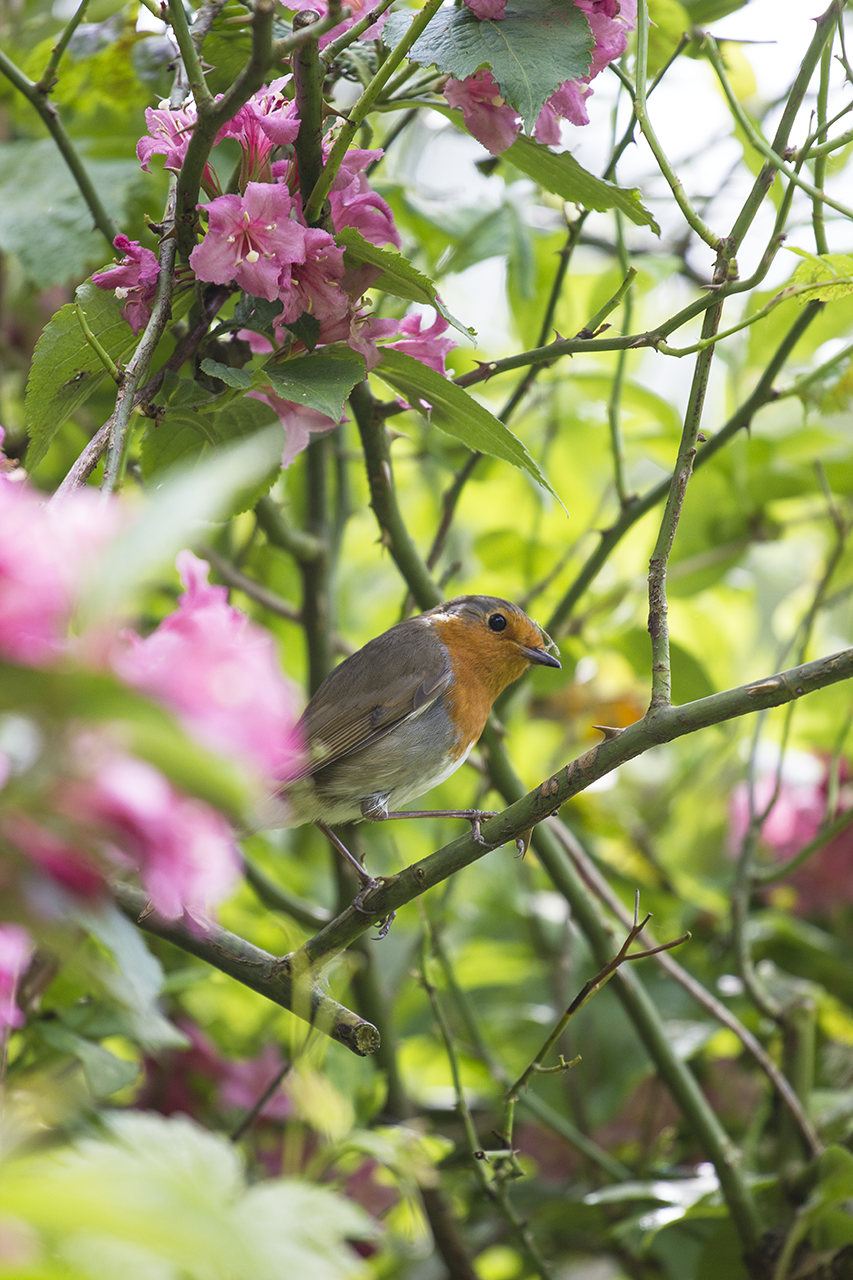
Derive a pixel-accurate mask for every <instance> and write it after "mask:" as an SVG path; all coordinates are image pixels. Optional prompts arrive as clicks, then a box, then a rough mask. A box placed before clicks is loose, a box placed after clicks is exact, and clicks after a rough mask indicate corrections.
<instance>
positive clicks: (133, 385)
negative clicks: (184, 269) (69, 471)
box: [66, 176, 178, 493]
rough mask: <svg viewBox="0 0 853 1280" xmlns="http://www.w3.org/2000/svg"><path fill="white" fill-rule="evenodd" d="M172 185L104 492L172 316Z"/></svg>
mask: <svg viewBox="0 0 853 1280" xmlns="http://www.w3.org/2000/svg"><path fill="white" fill-rule="evenodd" d="M169 185H170V191H169V199H168V203H167V206H166V215H165V218H164V220H163V229H164V235H163V239H162V240H161V241H160V249H159V253H158V255H157V261H158V263H159V267H160V273H159V275H158V276H157V286H156V289H155V292H154V301H153V303H152V306H151V316H150V318H149V320H148V323H147V325H146V326H145V329H144V330H143V332H142V337H141V338H140V339H139V342H138V343H137V344H136V350H135V351H134V353H133V355H132V356H131V358H130V361H129V362H128V365H127V368H126V369H125V371H124V377H123V378H122V381H121V386H120V387H119V393H118V396H117V398H116V407H115V412H114V413H113V416H112V418H111V420H110V421H111V424H112V425H111V428H110V432H109V437H108V440H107V442H106V454H107V456H106V462H105V464H104V479H103V483H102V485H101V489H102V491H103V492H104V493H112V491H113V489H114V488H115V484H116V481H117V480H118V476H119V470H120V467H121V460H122V455H123V453H124V444H125V436H126V434H127V427H128V423H129V422H130V415H131V413H132V412H133V408H134V405H135V403H136V394H137V391H138V390H139V387H140V385H141V383H142V382H143V380H144V378H145V376H146V374H147V373H148V367H149V365H150V364H151V359H152V357H153V355H154V352H155V351H156V349H157V344H158V342H159V341H160V339H161V337H162V336H163V331H164V330H165V328H166V325H167V324H168V323H169V320H170V319H171V317H172V290H173V288H174V283H175V258H176V256H177V251H178V245H177V241H176V240H175V237H174V235H173V234H172V233H173V228H174V217H175V192H176V185H177V184H176V181H175V178H174V176H172V177H171V179H170V184H169ZM66 479H68V477H66Z"/></svg>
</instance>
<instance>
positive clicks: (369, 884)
mask: <svg viewBox="0 0 853 1280" xmlns="http://www.w3.org/2000/svg"><path fill="white" fill-rule="evenodd" d="M381 888H382V881H381V880H374V879H373V877H372V876H368V878H367V879H366V880H365V882H364V884H363V885H362V886H361V888H360V889H359V891H358V893H357V894H356V895H355V897H354V898H353V900H352V905H353V907H355V909H356V911H360V912H361V914H362V915H363V916H372V915H375V914H376V913H375V911H371V910H370V909H369V907H365V906H363V903H364V900H365V898H366V897H367V896H368V895H369V894H371V893H373V890H374V889H381Z"/></svg>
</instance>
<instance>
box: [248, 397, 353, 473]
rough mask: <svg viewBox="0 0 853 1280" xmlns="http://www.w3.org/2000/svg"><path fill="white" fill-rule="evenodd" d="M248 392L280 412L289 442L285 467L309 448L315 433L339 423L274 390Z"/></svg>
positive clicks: (286, 449) (284, 460)
mask: <svg viewBox="0 0 853 1280" xmlns="http://www.w3.org/2000/svg"><path fill="white" fill-rule="evenodd" d="M248 394H249V396H250V397H251V398H252V399H254V400H261V401H263V403H264V404H268V405H269V407H270V408H271V409H272V410H273V411H274V412H275V413H277V414H278V418H279V421H280V423H281V425H282V427H283V428H284V434H285V436H286V437H287V444H286V445H285V449H284V452H283V453H282V455H281V465H282V466H283V467H289V466H290V464H291V462H292V461H293V459H294V458H295V457H296V456H297V454H300V453H301V452H302V450H303V449H307V448H308V445H309V444H310V443H311V437H312V436H313V435H320V434H322V433H323V432H325V431H331V430H332V429H333V427H336V426H337V425H338V423H337V422H335V420H334V418H329V417H327V416H326V414H324V413H320V412H319V411H318V410H317V409H309V408H308V407H307V405H304V404H296V403H295V402H294V401H293V400H282V398H281V396H277V395H275V394H274V393H273V392H272V391H250V392H249V393H248ZM342 421H343V419H342Z"/></svg>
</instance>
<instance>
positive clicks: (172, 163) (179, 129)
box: [136, 103, 197, 173]
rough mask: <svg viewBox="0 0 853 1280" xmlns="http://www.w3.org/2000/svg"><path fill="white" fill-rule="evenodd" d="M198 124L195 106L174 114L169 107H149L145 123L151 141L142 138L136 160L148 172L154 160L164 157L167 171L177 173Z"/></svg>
mask: <svg viewBox="0 0 853 1280" xmlns="http://www.w3.org/2000/svg"><path fill="white" fill-rule="evenodd" d="M196 120H197V117H196V109H195V103H191V104H190V106H189V107H187V108H185V109H183V110H180V111H172V110H171V109H170V108H169V107H168V105H166V106H163V107H146V110H145V123H146V125H147V126H148V133H149V134H150V137H147V138H140V139H139V142H137V144H136V156H137V159H138V160H139V163H140V164H141V165H142V168H143V169H145V170H146V171H147V170H148V165H149V162H150V160H151V157H152V156H164V157H165V159H164V160H163V165H164V167H165V168H166V169H174V171H175V172H176V173H177V172H178V171H179V170H180V168H181V165H182V164H183V163H184V158H185V156H186V154H187V147H188V146H189V145H190V138H191V137H192V136H193V129H194V128H195V126H196Z"/></svg>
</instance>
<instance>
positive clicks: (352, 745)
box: [297, 636, 453, 778]
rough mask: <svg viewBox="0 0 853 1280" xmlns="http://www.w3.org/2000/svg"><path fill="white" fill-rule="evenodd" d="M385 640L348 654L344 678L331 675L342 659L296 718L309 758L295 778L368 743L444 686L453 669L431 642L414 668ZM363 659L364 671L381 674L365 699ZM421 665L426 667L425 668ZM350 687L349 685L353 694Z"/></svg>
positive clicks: (428, 703) (415, 712)
mask: <svg viewBox="0 0 853 1280" xmlns="http://www.w3.org/2000/svg"><path fill="white" fill-rule="evenodd" d="M387 639H388V637H387V636H380V637H378V639H377V640H375V641H371V643H370V644H369V645H366V646H365V648H364V649H362V650H359V652H358V653H357V654H355V655H354V656H353V658H352V659H349V662H350V663H353V664H355V666H354V667H351V668H350V679H349V680H347V679H346V678H338V679H336V678H335V677H337V674H338V672H340V671H342V669H343V667H345V666H346V665H347V664H346V663H343V664H342V665H341V667H338V668H337V669H336V671H334V672H333V673H332V676H331V677H330V678H329V683H328V684H327V685H326V686H324V688H325V694H326V696H325V697H323V698H322V699H321V700H320V702H319V705H315V704H314V703H309V704H308V707H307V709H306V711H305V715H304V716H303V718H302V722H301V723H302V729H303V731H304V733H305V735H306V737H307V739H308V744H309V748H310V751H311V759H310V760H308V761H306V762H305V764H304V765H303V767H302V769H301V770H300V772H299V774H298V775H297V776H298V777H300V778H306V777H310V776H311V775H312V774H315V773H318V772H319V770H321V769H325V768H326V767H327V766H328V765H330V764H334V762H335V761H336V760H341V759H343V758H344V756H349V755H352V754H353V752H355V751H360V750H361V749H362V748H363V747H368V746H370V744H371V743H373V742H376V741H378V739H379V738H383V737H385V735H386V734H388V733H390V732H391V730H392V729H394V728H395V727H396V726H397V725H399V724H401V723H402V722H403V721H404V720H408V719H410V718H411V717H412V716H416V715H418V714H420V713H421V712H423V711H425V710H426V708H427V707H429V706H431V705H432V703H433V702H435V701H436V699H437V698H440V697H441V696H442V694H443V693H445V692H446V690H447V689H448V688H449V686H450V683H451V681H452V679H453V672H452V670H451V668H450V665H449V663H448V662H447V660H446V656H445V654H444V651H443V646H439V647H437V649H436V651H435V653H434V655H433V656H432V657H431V658H430V659H429V660H427V661H426V662H424V659H423V654H421V655H420V661H419V665H418V668H417V669H414V668H413V666H412V664H411V662H410V661H408V662H407V661H406V653H405V651H404V650H403V651H401V650H400V646H399V645H397V644H395V645H388V644H387V643H386V644H384V645H382V644H380V642H381V641H387ZM374 646H375V648H374ZM371 650H372V652H371ZM395 650H397V652H396V653H395ZM395 658H397V659H401V658H402V660H403V662H404V664H405V665H404V668H403V670H399V662H395V661H394V659H395ZM357 660H359V661H357ZM365 663H368V664H369V669H370V670H372V671H374V672H376V671H378V672H384V673H385V674H386V682H385V684H384V687H382V689H381V692H379V693H378V694H377V695H376V696H374V697H373V698H369V699H365V697H364V693H363V692H362V690H363V688H364V687H365V683H364V682H363V681H361V680H359V679H358V675H359V668H362V667H363V665H364V664H365ZM425 666H426V667H431V668H432V669H431V670H427V671H425V670H424V668H425ZM395 667H396V668H397V672H396V674H395V673H394V669H395ZM351 688H353V689H355V692H354V693H353V692H351V691H350V689H351Z"/></svg>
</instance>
